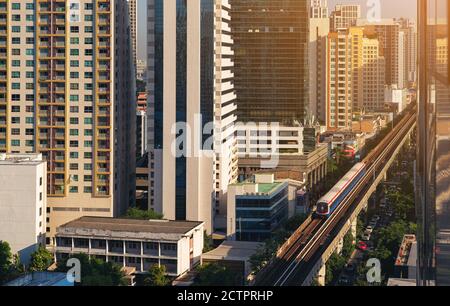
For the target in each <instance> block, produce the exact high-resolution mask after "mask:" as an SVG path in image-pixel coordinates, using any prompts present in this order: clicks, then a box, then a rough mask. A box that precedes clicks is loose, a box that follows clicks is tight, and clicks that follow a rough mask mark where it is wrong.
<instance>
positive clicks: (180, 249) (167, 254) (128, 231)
mask: <svg viewBox="0 0 450 306" xmlns="http://www.w3.org/2000/svg"><path fill="white" fill-rule="evenodd" d="M203 234H204V223H203V222H188V221H168V220H132V219H115V218H96V217H83V218H80V219H78V220H75V221H72V222H69V223H67V224H64V225H62V226H60V227H58V229H57V234H56V246H55V252H56V260H57V261H58V260H61V259H64V258H67V257H70V255H72V254H79V253H84V254H87V255H89V256H92V257H96V258H99V259H102V260H104V261H106V262H113V263H116V264H118V265H121V266H123V267H132V268H136V272H137V273H142V272H145V271H148V269H149V268H150V267H152V266H153V265H158V266H165V267H166V271H167V274H168V275H170V276H179V275H181V274H184V273H186V272H188V271H190V270H191V269H193V268H194V267H195V266H196V265H197V264H198V263H200V258H201V254H202V250H203Z"/></svg>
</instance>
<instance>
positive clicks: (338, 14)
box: [330, 4, 361, 32]
mask: <svg viewBox="0 0 450 306" xmlns="http://www.w3.org/2000/svg"><path fill="white" fill-rule="evenodd" d="M360 18H361V6H360V5H354V4H339V5H336V7H335V8H334V11H333V12H331V16H330V19H331V31H332V32H337V31H339V30H346V29H348V28H350V27H354V26H356V25H357V22H358V20H359V19H360Z"/></svg>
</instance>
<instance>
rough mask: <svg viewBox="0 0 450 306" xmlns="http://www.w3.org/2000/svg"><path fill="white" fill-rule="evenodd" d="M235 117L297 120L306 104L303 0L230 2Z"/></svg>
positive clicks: (305, 12)
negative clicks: (233, 53) (233, 55)
mask: <svg viewBox="0 0 450 306" xmlns="http://www.w3.org/2000/svg"><path fill="white" fill-rule="evenodd" d="M230 2H231V29H232V35H233V40H234V51H235V69H234V71H235V83H234V84H235V89H236V94H237V105H238V120H239V121H242V122H252V121H253V122H281V123H288V122H291V121H292V120H298V121H300V122H303V120H304V118H305V115H306V111H307V107H308V105H309V103H308V99H309V86H308V80H309V71H308V68H309V67H308V41H309V7H310V1H308V0H286V1H273V0H252V1H243V0H231V1H230Z"/></svg>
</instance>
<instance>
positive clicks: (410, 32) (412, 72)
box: [395, 18, 417, 83]
mask: <svg viewBox="0 0 450 306" xmlns="http://www.w3.org/2000/svg"><path fill="white" fill-rule="evenodd" d="M395 21H396V22H397V23H398V24H399V25H400V32H402V33H403V39H404V51H403V52H404V58H403V60H404V73H405V75H404V79H405V83H408V82H410V83H415V82H416V79H417V72H416V71H417V67H416V66H417V31H416V27H415V24H414V22H412V21H411V20H409V19H405V18H400V19H396V20H395Z"/></svg>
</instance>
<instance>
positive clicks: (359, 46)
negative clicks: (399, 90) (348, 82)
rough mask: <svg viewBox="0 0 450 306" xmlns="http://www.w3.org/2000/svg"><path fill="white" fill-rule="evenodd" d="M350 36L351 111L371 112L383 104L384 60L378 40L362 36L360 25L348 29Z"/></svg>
mask: <svg viewBox="0 0 450 306" xmlns="http://www.w3.org/2000/svg"><path fill="white" fill-rule="evenodd" d="M349 33H350V35H351V36H352V55H351V57H352V71H353V78H352V84H353V86H352V92H353V98H352V99H353V112H356V111H362V112H373V111H376V110H380V109H383V106H384V81H385V80H384V79H385V77H384V73H385V61H384V58H383V57H382V56H380V48H379V41H378V39H376V38H368V37H365V36H364V30H363V28H361V27H352V28H350V29H349Z"/></svg>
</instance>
